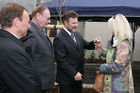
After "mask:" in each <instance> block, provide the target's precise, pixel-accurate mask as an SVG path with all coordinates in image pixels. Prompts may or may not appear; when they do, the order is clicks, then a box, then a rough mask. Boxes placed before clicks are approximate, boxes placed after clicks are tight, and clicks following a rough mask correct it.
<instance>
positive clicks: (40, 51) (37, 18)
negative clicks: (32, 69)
mask: <svg viewBox="0 0 140 93" xmlns="http://www.w3.org/2000/svg"><path fill="white" fill-rule="evenodd" d="M31 16H32V20H31V22H30V25H31V28H30V29H29V31H28V34H27V36H26V37H24V38H22V41H23V42H24V44H25V46H26V51H27V52H28V53H29V55H30V56H31V58H32V60H33V62H34V63H35V65H36V67H37V69H38V72H39V74H40V77H41V86H42V87H41V91H42V92H41V93H45V92H46V91H47V90H49V89H51V88H52V87H53V86H54V81H55V79H54V78H55V75H54V62H53V49H52V44H51V41H50V40H49V38H48V37H47V35H46V33H45V26H46V25H48V24H49V23H50V22H51V21H50V11H49V9H48V8H47V7H46V6H43V5H40V6H37V7H35V8H34V9H33V11H32V14H31Z"/></svg>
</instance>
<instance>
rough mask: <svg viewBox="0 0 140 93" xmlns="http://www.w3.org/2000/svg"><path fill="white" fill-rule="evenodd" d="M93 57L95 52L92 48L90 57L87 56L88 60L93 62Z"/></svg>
mask: <svg viewBox="0 0 140 93" xmlns="http://www.w3.org/2000/svg"><path fill="white" fill-rule="evenodd" d="M94 59H95V53H94V50H92V52H91V55H90V57H88V61H89V62H93V61H94Z"/></svg>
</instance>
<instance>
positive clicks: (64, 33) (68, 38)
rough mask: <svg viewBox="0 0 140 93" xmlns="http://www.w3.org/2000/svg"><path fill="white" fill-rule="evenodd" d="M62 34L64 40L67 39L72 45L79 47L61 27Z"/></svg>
mask: <svg viewBox="0 0 140 93" xmlns="http://www.w3.org/2000/svg"><path fill="white" fill-rule="evenodd" d="M62 34H63V35H64V37H65V38H66V40H68V41H69V42H70V43H72V45H73V46H74V47H76V48H79V47H78V46H77V45H76V44H75V42H74V41H73V40H72V39H71V37H70V35H69V34H68V33H67V32H66V31H65V30H64V29H63V30H62Z"/></svg>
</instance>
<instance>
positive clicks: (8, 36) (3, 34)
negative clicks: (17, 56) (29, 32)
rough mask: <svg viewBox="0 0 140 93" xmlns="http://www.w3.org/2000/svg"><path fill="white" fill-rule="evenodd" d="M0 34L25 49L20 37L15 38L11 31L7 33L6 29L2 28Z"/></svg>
mask: <svg viewBox="0 0 140 93" xmlns="http://www.w3.org/2000/svg"><path fill="white" fill-rule="evenodd" d="M0 36H1V37H5V38H8V39H10V40H12V41H13V42H15V43H16V44H18V45H19V46H20V47H22V48H23V49H25V47H24V45H23V43H22V41H21V40H20V39H18V38H16V37H15V36H14V35H12V34H11V33H9V32H8V31H6V30H3V29H0Z"/></svg>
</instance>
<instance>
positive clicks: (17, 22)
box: [12, 17, 20, 27]
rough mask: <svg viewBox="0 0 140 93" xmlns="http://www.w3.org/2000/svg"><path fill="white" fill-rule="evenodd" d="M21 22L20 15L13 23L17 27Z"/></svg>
mask: <svg viewBox="0 0 140 93" xmlns="http://www.w3.org/2000/svg"><path fill="white" fill-rule="evenodd" d="M19 22H20V19H19V18H18V17H16V18H15V19H13V22H12V25H13V26H15V27H17V26H18V24H19Z"/></svg>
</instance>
